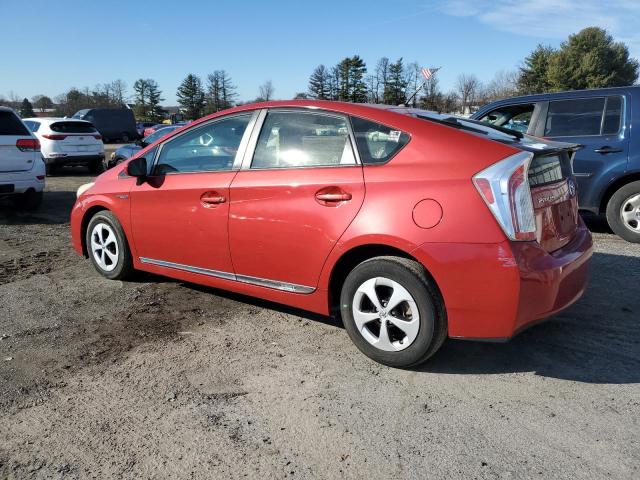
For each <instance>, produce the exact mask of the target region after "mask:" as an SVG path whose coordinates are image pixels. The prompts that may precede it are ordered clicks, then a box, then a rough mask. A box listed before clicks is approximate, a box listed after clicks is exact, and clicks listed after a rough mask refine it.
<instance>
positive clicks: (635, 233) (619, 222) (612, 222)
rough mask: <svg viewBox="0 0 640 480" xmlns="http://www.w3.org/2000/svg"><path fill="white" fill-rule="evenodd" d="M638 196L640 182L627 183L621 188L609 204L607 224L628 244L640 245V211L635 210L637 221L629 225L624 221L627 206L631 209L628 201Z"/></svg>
mask: <svg viewBox="0 0 640 480" xmlns="http://www.w3.org/2000/svg"><path fill="white" fill-rule="evenodd" d="M637 195H640V181H637V182H631V183H627V184H626V185H624V186H623V187H620V188H619V189H618V190H617V191H616V192H615V193H614V194H613V195H612V196H611V198H610V199H609V202H608V203H607V223H608V224H609V226H610V227H611V230H613V231H614V233H615V234H616V235H618V236H619V237H621V238H624V239H625V240H626V241H627V242H632V243H640V210H637V209H636V210H635V215H636V218H637V220H635V221H634V220H631V221H630V223H629V224H627V222H625V221H624V220H623V219H622V213H623V209H624V208H625V206H626V207H627V208H630V204H628V203H627V201H628V200H629V199H631V198H633V197H635V196H637ZM627 225H629V226H627Z"/></svg>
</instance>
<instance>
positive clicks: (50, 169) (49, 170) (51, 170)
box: [45, 163, 58, 177]
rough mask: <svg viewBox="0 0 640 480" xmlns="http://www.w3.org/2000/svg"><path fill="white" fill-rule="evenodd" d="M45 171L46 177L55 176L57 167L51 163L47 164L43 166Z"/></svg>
mask: <svg viewBox="0 0 640 480" xmlns="http://www.w3.org/2000/svg"><path fill="white" fill-rule="evenodd" d="M45 170H46V174H47V176H48V177H51V176H52V175H55V174H56V173H58V166H57V165H54V164H53V163H47V164H46V165H45Z"/></svg>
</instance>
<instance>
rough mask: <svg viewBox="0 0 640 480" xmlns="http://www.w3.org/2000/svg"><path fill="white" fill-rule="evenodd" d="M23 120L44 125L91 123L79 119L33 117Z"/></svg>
mask: <svg viewBox="0 0 640 480" xmlns="http://www.w3.org/2000/svg"><path fill="white" fill-rule="evenodd" d="M23 120H30V121H33V122H42V123H56V122H74V123H75V122H81V123H91V122H87V121H86V120H79V119H77V118H62V117H31V118H24V119H23Z"/></svg>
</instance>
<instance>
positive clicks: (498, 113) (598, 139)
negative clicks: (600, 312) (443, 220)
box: [471, 86, 640, 243]
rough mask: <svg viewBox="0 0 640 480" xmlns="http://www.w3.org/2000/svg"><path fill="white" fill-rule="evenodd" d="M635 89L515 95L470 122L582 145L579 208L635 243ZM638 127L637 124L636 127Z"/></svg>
mask: <svg viewBox="0 0 640 480" xmlns="http://www.w3.org/2000/svg"><path fill="white" fill-rule="evenodd" d="M634 116H635V117H639V119H640V86H637V87H616V88H601V89H597V90H576V91H571V92H560V93H546V94H540V95H529V96H524V97H514V98H508V99H505V100H499V101H497V102H493V103H490V104H488V105H485V106H484V107H482V108H480V110H478V111H477V112H476V113H474V114H473V115H472V117H471V118H473V119H475V120H480V121H483V122H488V123H491V124H494V125H498V126H503V127H507V128H511V129H514V130H519V131H521V132H524V133H528V134H530V135H535V136H538V137H545V138H549V139H553V140H558V141H563V142H571V143H579V144H580V145H582V146H583V148H582V149H580V150H579V151H578V152H577V153H576V155H575V158H574V161H573V170H574V174H575V176H576V179H577V181H578V200H579V205H580V209H581V210H587V211H590V212H592V213H595V214H598V215H606V217H607V222H608V223H609V226H610V227H611V229H612V230H613V231H614V232H615V233H616V234H618V235H619V236H621V237H622V238H624V239H625V240H628V241H630V242H635V243H640V133H638V132H636V133H635V135H634V134H633V130H632V126H633V121H634V119H635V117H634ZM638 126H640V122H639V123H638Z"/></svg>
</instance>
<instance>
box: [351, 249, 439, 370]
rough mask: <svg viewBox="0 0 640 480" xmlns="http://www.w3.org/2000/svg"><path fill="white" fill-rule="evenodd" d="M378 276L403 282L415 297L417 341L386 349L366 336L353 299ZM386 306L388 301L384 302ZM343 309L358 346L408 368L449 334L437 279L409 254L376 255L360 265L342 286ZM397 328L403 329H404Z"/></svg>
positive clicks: (387, 362) (384, 361)
mask: <svg viewBox="0 0 640 480" xmlns="http://www.w3.org/2000/svg"><path fill="white" fill-rule="evenodd" d="M377 277H383V278H384V279H389V280H391V281H393V282H397V283H398V284H400V286H401V287H403V288H404V289H406V291H407V292H409V294H410V295H411V297H413V300H414V302H415V305H416V306H417V309H418V313H419V329H418V332H417V335H416V336H415V339H414V340H413V342H412V343H410V344H409V346H407V347H405V348H404V349H403V350H399V351H385V350H381V349H379V348H377V347H375V346H374V345H373V344H372V343H370V342H369V341H368V340H366V339H365V337H364V336H363V333H361V332H360V331H359V330H358V327H357V326H356V322H355V320H354V315H353V302H354V299H355V298H356V297H355V296H356V293H357V291H358V288H359V287H360V286H361V285H363V284H364V283H365V282H366V281H367V280H370V279H373V278H377ZM383 306H386V305H384V303H383ZM383 310H384V309H383ZM394 310H395V309H394ZM340 313H341V315H342V322H343V324H344V327H345V329H346V330H347V333H348V334H349V337H351V340H352V341H353V343H355V345H356V347H358V349H359V350H360V351H361V352H362V353H364V354H365V355H366V356H368V357H369V358H371V359H373V360H375V361H376V362H378V363H382V364H384V365H388V366H390V367H397V368H407V367H413V366H416V365H419V364H420V363H423V362H425V361H426V360H427V359H428V358H429V357H431V356H432V355H433V354H434V353H435V352H436V351H437V350H438V349H439V348H440V347H441V346H442V344H443V343H444V341H445V339H446V338H447V318H446V313H445V309H444V304H443V301H442V299H441V298H440V295H439V293H438V290H437V288H436V287H435V285H434V282H433V280H431V278H430V277H429V275H428V274H427V272H426V270H425V269H424V267H423V266H422V265H420V264H419V263H417V262H415V261H413V260H408V259H405V258H400V257H375V258H372V259H369V260H366V261H364V262H362V263H361V264H359V265H358V266H356V267H355V268H354V269H353V270H352V271H351V272H350V273H349V275H348V276H347V278H346V279H345V281H344V284H343V286H342V292H341V295H340ZM388 314H389V315H392V314H393V315H394V316H395V315H397V312H396V313H393V311H391V312H388ZM384 315H385V316H386V315H387V313H386V312H385V313H384ZM375 322H378V324H379V322H380V320H374V321H373V323H372V325H374V327H372V328H375ZM367 325H369V324H367ZM365 328H368V327H365ZM392 328H394V327H393V326H392V325H390V327H389V331H390V332H391V329H392ZM397 331H398V332H400V333H401V334H402V333H403V332H402V331H401V330H397ZM390 335H391V334H390ZM374 337H375V334H374ZM407 338H408V337H407Z"/></svg>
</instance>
